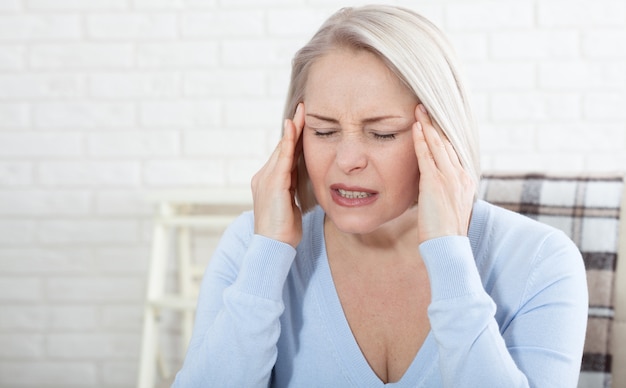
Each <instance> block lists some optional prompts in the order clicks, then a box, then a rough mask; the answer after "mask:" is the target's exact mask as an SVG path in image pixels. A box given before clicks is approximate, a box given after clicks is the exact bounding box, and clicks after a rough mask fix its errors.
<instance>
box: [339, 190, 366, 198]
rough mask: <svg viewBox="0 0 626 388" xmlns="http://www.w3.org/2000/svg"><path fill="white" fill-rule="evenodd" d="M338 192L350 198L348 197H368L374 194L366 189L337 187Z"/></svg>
mask: <svg viewBox="0 0 626 388" xmlns="http://www.w3.org/2000/svg"><path fill="white" fill-rule="evenodd" d="M337 192H338V193H339V195H340V196H342V197H343V198H348V199H356V198H367V197H371V196H372V195H374V194H372V193H367V192H365V191H350V190H344V189H337Z"/></svg>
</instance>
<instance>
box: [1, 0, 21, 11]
mask: <svg viewBox="0 0 626 388" xmlns="http://www.w3.org/2000/svg"><path fill="white" fill-rule="evenodd" d="M19 9H20V3H19V0H4V1H2V2H0V11H2V12H7V11H18V10H19Z"/></svg>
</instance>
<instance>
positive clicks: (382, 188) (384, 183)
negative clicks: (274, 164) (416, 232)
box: [302, 47, 419, 233]
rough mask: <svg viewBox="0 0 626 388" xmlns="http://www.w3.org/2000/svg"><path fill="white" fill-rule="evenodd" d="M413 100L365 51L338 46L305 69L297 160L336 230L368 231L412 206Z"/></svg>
mask: <svg viewBox="0 0 626 388" xmlns="http://www.w3.org/2000/svg"><path fill="white" fill-rule="evenodd" d="M417 103H418V101H417V98H416V97H415V95H414V94H413V93H412V92H411V91H410V90H409V89H408V88H407V87H406V86H405V85H404V84H402V82H401V81H400V80H399V79H398V78H397V77H396V75H395V74H394V73H393V72H392V71H391V70H389V68H387V66H386V65H385V64H384V62H383V61H382V60H381V59H380V58H378V57H377V56H376V55H374V54H373V53H370V52H369V51H365V50H354V49H349V48H343V47H339V48H335V49H333V50H331V51H330V52H329V53H327V54H325V55H323V56H322V57H320V58H318V59H317V60H316V61H315V62H314V63H313V64H312V65H311V69H310V72H309V76H308V79H307V83H306V93H305V96H304V108H305V114H306V115H305V126H304V130H303V134H302V137H303V149H304V158H305V162H306V166H307V171H308V174H309V177H310V179H311V183H312V186H313V191H314V193H315V197H316V199H317V201H318V203H319V204H320V206H321V207H322V208H323V209H324V211H325V212H326V214H327V216H328V217H329V218H330V219H331V220H332V221H333V223H334V224H335V225H336V226H337V227H338V228H339V229H340V230H342V231H344V232H347V233H369V232H372V231H375V230H376V229H377V228H378V227H380V226H382V225H384V224H385V223H386V222H388V221H391V220H393V219H395V218H397V217H399V216H400V215H402V214H403V213H405V212H406V210H407V209H409V208H410V207H411V206H412V205H413V204H414V202H415V200H416V198H417V193H418V188H417V182H418V178H419V170H418V166H417V157H416V155H415V150H414V145H413V137H412V125H413V123H415V113H414V112H415V107H416V105H417Z"/></svg>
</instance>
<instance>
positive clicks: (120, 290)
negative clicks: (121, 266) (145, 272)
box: [46, 276, 144, 303]
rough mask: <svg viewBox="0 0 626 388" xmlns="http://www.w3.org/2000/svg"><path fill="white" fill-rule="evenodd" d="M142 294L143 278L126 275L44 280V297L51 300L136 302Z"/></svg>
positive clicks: (140, 299) (140, 298)
mask: <svg viewBox="0 0 626 388" xmlns="http://www.w3.org/2000/svg"><path fill="white" fill-rule="evenodd" d="M143 295H144V285H143V279H142V280H138V279H137V278H133V277H128V276H117V277H113V276H107V277H85V276H82V277H53V278H49V279H48V280H47V281H46V297H47V299H48V300H49V301H52V302H86V303H102V302H106V303H111V302H123V303H133V302H134V303H137V302H140V301H142V300H143Z"/></svg>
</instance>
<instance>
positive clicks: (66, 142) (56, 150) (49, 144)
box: [0, 132, 83, 157]
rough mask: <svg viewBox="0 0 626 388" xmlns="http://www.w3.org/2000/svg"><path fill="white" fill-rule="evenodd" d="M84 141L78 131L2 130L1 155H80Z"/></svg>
mask: <svg viewBox="0 0 626 388" xmlns="http://www.w3.org/2000/svg"><path fill="white" fill-rule="evenodd" d="M82 143H83V136H82V135H81V134H78V133H34V132H10V133H9V132H5V133H2V132H0V156H5V157H6V156H9V157H16V156H38V157H41V156H80V155H82V154H83V145H82Z"/></svg>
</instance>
